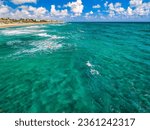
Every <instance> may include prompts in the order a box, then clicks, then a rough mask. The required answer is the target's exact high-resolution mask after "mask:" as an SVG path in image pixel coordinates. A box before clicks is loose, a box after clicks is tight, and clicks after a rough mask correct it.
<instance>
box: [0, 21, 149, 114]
mask: <svg viewBox="0 0 150 130" xmlns="http://www.w3.org/2000/svg"><path fill="white" fill-rule="evenodd" d="M0 95H1V96H0V112H142V113H144V112H150V23H65V24H58V25H36V26H25V27H12V28H5V29H0Z"/></svg>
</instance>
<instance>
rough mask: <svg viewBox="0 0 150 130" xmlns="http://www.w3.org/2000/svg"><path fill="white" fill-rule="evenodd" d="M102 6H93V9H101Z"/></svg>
mask: <svg viewBox="0 0 150 130" xmlns="http://www.w3.org/2000/svg"><path fill="white" fill-rule="evenodd" d="M100 7H101V6H100V5H99V4H97V5H93V8H94V9H99V8H100Z"/></svg>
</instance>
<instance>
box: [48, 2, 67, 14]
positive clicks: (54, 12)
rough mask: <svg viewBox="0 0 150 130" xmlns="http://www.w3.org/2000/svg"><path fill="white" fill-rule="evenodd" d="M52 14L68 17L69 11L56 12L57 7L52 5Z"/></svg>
mask: <svg viewBox="0 0 150 130" xmlns="http://www.w3.org/2000/svg"><path fill="white" fill-rule="evenodd" d="M50 13H51V15H52V16H62V17H64V16H67V15H68V10H67V9H64V10H56V7H55V5H51V10H50Z"/></svg>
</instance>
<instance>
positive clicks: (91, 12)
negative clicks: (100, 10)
mask: <svg viewBox="0 0 150 130" xmlns="http://www.w3.org/2000/svg"><path fill="white" fill-rule="evenodd" d="M92 14H94V13H93V11H90V12H88V13H86V14H85V17H89V16H90V15H92Z"/></svg>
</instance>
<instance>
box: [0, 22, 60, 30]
mask: <svg viewBox="0 0 150 130" xmlns="http://www.w3.org/2000/svg"><path fill="white" fill-rule="evenodd" d="M62 23H63V22H41V23H12V24H0V29H1V28H9V27H19V26H29V25H39V24H41V25H42V24H62Z"/></svg>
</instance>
